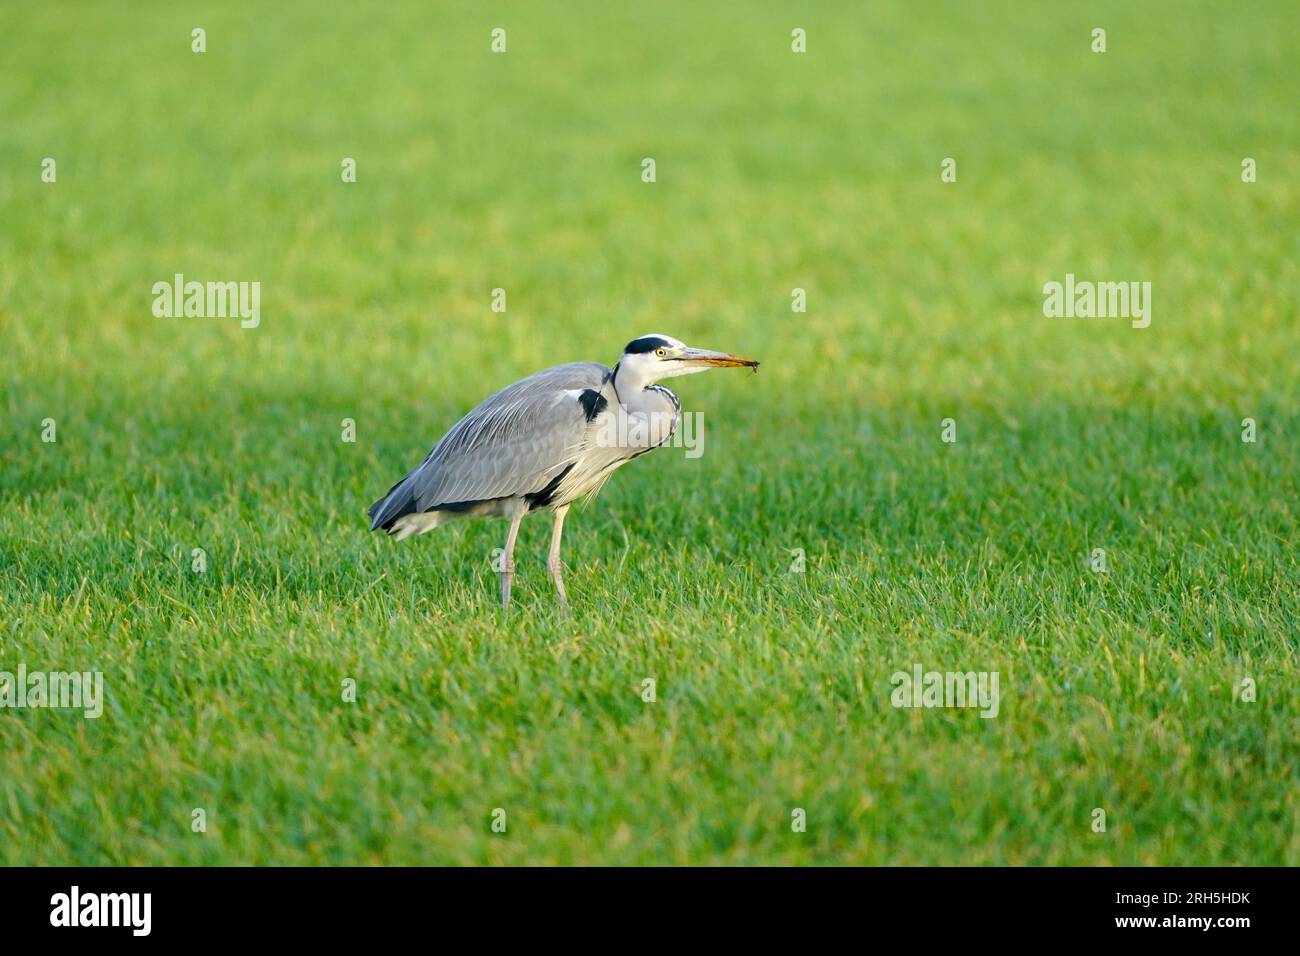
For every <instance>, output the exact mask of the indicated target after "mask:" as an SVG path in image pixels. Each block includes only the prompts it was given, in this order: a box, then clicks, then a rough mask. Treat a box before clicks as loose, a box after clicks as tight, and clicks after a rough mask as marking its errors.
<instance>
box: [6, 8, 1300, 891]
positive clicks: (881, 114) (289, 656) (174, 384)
mask: <svg viewBox="0 0 1300 956" xmlns="http://www.w3.org/2000/svg"><path fill="white" fill-rule="evenodd" d="M1078 7H1079V9H1072V8H1071V7H1067V6H1066V5H1056V4H1014V3H1001V2H998V3H980V4H970V3H964V2H945V3H939V2H934V3H924V4H915V3H902V2H899V3H888V4H869V5H864V4H860V3H852V2H844V3H818V4H816V5H814V6H812V7H810V8H809V9H808V10H807V11H806V12H802V11H799V12H796V11H795V10H793V9H792V8H791V7H789V6H788V5H781V4H775V3H767V4H755V3H743V4H742V3H734V4H718V5H707V6H706V5H701V4H697V3H691V2H672V3H654V4H637V5H627V6H626V8H625V6H624V5H622V4H619V5H612V4H602V3H595V2H592V3H582V4H577V3H574V4H564V5H549V4H548V5H541V4H504V3H462V4H436V5H435V4H428V3H417V2H404V3H392V4H385V5H383V6H382V8H378V7H377V8H366V7H364V6H363V5H361V4H356V5H354V4H342V3H340V4H334V5H330V4H320V3H300V4H272V5H268V4H255V3H238V4H223V5H221V6H220V7H219V8H213V9H207V8H206V5H197V4H195V5H189V4H185V3H168V4H162V3H159V4H116V5H114V4H93V5H92V4H75V3H67V2H55V3H48V4H42V5H39V6H35V5H33V6H27V7H22V6H18V5H6V6H5V7H4V9H3V10H0V52H2V53H3V58H4V62H5V70H4V71H3V77H2V78H0V117H2V119H0V335H2V336H3V339H2V342H3V349H0V402H2V412H0V443H2V447H0V465H2V470H0V670H3V671H16V670H17V668H18V667H19V665H23V666H25V667H26V668H27V670H29V671H34V670H45V671H66V670H77V671H102V672H103V675H104V686H105V693H106V704H105V710H104V714H103V716H102V717H100V718H99V719H85V718H84V717H83V716H82V714H81V713H80V712H78V711H74V710H60V709H31V708H27V709H5V710H0V863H2V864H63V863H76V864H161V863H170V864H218V863H224V864H245V863H247V864H371V863H390V864H399V863H400V864H424V863H432V864H444V863H453V864H462V863H464V864H488V863H509V864H521V863H527V864H542V863H560V864H569V863H588V864H646V863H666V864H684V863H709V864H769V863H770V864H986V863H990V864H1115V865H1121V864H1205V865H1217V864H1265V863H1273V864H1296V863H1300V836H1297V827H1296V824H1297V822H1298V817H1300V810H1298V809H1297V790H1298V785H1300V745H1298V744H1297V738H1298V737H1300V721H1298V717H1300V683H1298V681H1297V678H1298V677H1300V667H1298V665H1297V631H1298V629H1300V624H1298V623H1297V622H1300V596H1298V593H1297V591H1298V587H1297V586H1298V584H1300V567H1298V562H1297V541H1298V540H1300V535H1298V529H1297V516H1298V514H1300V505H1298V504H1297V501H1298V500H1300V499H1298V496H1297V493H1298V491H1300V489H1298V487H1297V471H1298V468H1300V450H1298V448H1297V435H1298V434H1300V413H1298V411H1297V399H1298V398H1300V386H1298V385H1297V357H1298V356H1300V323H1298V321H1297V316H1298V315H1300V265H1298V263H1300V229H1298V228H1297V224H1298V223H1300V186H1298V185H1297V184H1298V183H1300V113H1297V111H1296V109H1295V104H1296V102H1297V80H1296V68H1295V65H1296V63H1297V62H1298V61H1300V30H1298V29H1297V26H1298V25H1300V24H1298V23H1297V15H1296V11H1295V7H1294V4H1292V3H1289V2H1283V0H1278V2H1259V3H1250V4H1244V5H1238V4H1228V3H1222V4H1213V3H1205V4H1183V3H1175V2H1149V3H1142V4H1130V3H1120V2H1113V3H1098V4H1090V5H1088V7H1089V9H1088V10H1086V11H1085V10H1084V9H1083V5H1078ZM195 27H203V28H204V29H205V30H206V44H207V49H206V52H204V53H202V54H199V53H194V52H192V51H191V30H192V29H193V28H195ZM494 27H504V28H505V29H506V30H507V44H508V45H507V52H506V53H504V54H493V53H492V52H491V50H490V48H489V46H490V42H491V36H490V34H491V30H492V29H493V28H494ZM795 27H801V28H803V29H805V30H806V31H807V52H806V53H804V54H797V53H794V52H792V51H791V36H790V34H791V30H792V29H793V28H795ZM1094 27H1104V28H1105V29H1106V30H1107V51H1106V52H1105V53H1104V54H1102V53H1093V52H1092V51H1091V49H1090V45H1091V39H1090V34H1091V31H1092V29H1093V28H1094ZM46 157H50V158H53V159H55V160H56V163H57V179H56V181H55V182H43V181H42V161H43V159H45V158H46ZM345 157H351V158H353V159H355V160H356V164H357V167H356V168H357V181H356V182H355V183H345V182H343V181H342V180H341V175H340V170H341V165H340V164H341V162H342V160H343V159H344V158H345ZM645 157H652V158H654V159H655V161H656V181H655V182H654V183H646V182H643V181H642V178H641V163H642V159H643V158H645ZM946 157H952V158H955V159H956V161H957V180H956V182H943V181H941V176H940V172H941V167H940V164H941V162H942V160H943V159H944V158H946ZM1246 157H1250V158H1253V159H1254V160H1255V161H1256V163H1257V181H1256V182H1253V183H1247V182H1243V181H1242V160H1243V159H1244V158H1246ZM175 273H183V274H184V275H185V276H186V278H189V279H197V280H200V281H206V280H232V281H253V280H256V281H259V282H260V283H261V289H262V300H261V324H260V325H259V326H258V327H257V328H251V329H243V328H241V327H240V324H239V321H238V320H237V319H225V318H156V317H155V316H154V315H153V314H152V312H151V305H152V302H153V296H152V293H151V287H152V285H153V283H155V282H157V281H160V280H161V281H170V280H171V278H172V276H173V275H174V274H175ZM1067 273H1073V274H1075V275H1077V276H1078V277H1079V278H1080V279H1095V280H1109V281H1149V282H1151V284H1152V289H1153V292H1152V300H1151V301H1152V322H1151V325H1150V327H1149V328H1145V329H1140V328H1133V327H1132V326H1131V324H1130V322H1129V321H1128V320H1127V319H1124V318H1107V319H1085V318H1074V319H1068V318H1045V317H1044V315H1043V293H1042V289H1043V286H1044V284H1045V283H1047V282H1051V281H1063V280H1064V278H1065V276H1066V274H1067ZM498 287H499V288H504V289H505V290H506V291H507V297H508V299H507V301H508V307H507V311H506V312H505V313H504V314H502V313H495V312H493V311H492V310H491V308H490V305H491V292H492V290H493V289H494V288H498ZM794 288H802V289H804V290H806V293H807V312H806V313H803V314H796V313H793V312H792V311H791V290H792V289H794ZM648 331H661V332H666V333H669V334H671V335H674V336H677V337H678V338H681V339H683V340H685V341H686V342H688V343H691V344H694V345H700V346H705V347H712V348H720V349H727V350H734V351H737V352H741V353H743V354H747V355H753V356H754V357H756V358H759V359H761V360H762V362H763V367H762V371H761V373H760V374H759V375H757V376H752V375H749V374H745V373H739V372H737V373H730V372H714V373H709V374H707V375H703V376H698V377H694V378H691V379H681V380H678V381H677V382H676V383H673V384H674V387H675V388H676V391H677V393H678V395H679V396H680V397H681V399H682V402H683V405H684V406H685V407H686V408H687V409H688V410H691V411H702V412H703V413H704V418H705V422H706V429H705V444H704V454H703V455H702V456H700V457H699V458H695V459H687V458H686V457H685V456H684V455H683V453H682V452H681V451H680V450H665V451H661V452H658V453H656V454H655V455H651V456H649V457H647V458H645V459H642V460H640V461H637V462H635V463H634V464H632V465H629V466H628V467H627V468H625V469H623V470H622V471H621V472H620V473H619V474H618V475H616V476H615V478H614V479H613V481H612V482H611V483H610V484H609V485H608V486H607V488H606V490H605V492H604V493H603V494H602V496H601V497H600V498H599V499H597V501H596V502H595V503H594V504H592V505H589V506H587V507H586V508H583V509H577V510H575V511H574V512H573V513H572V514H571V515H570V517H569V522H568V525H567V533H566V547H565V557H566V563H567V567H568V574H567V584H568V589H569V595H570V598H571V600H572V601H573V603H574V614H573V617H572V618H571V619H568V620H566V619H565V618H563V617H562V616H561V615H560V613H559V611H558V609H557V607H556V602H555V600H554V596H553V593H552V591H551V587H550V583H549V582H548V581H547V580H546V577H545V575H544V559H545V550H546V543H547V536H548V533H549V521H547V520H546V519H544V518H543V519H538V518H533V519H530V520H529V521H526V522H525V523H524V528H523V533H522V536H521V543H520V546H519V551H518V553H517V558H518V560H519V568H520V571H519V574H518V575H517V576H516V580H515V606H514V608H513V609H512V612H511V614H510V616H509V618H508V619H506V620H503V618H502V615H501V613H500V609H499V607H498V606H497V603H496V583H495V578H494V575H493V573H492V568H491V565H490V557H491V552H492V549H494V548H499V547H500V546H501V543H502V539H503V536H504V530H505V526H504V524H502V523H500V522H490V523H489V522H480V523H462V524H459V525H455V526H452V527H449V528H444V529H441V530H439V531H438V532H436V533H435V534H432V535H429V536H426V537H422V538H418V539H415V540H412V541H407V542H403V543H401V544H397V543H394V542H393V541H391V540H388V539H386V538H384V537H383V536H382V535H372V534H369V533H368V532H367V521H366V518H365V510H366V507H367V506H368V505H369V504H370V502H371V501H372V500H374V499H375V498H376V497H378V496H379V495H380V494H381V493H382V492H383V491H384V490H385V489H387V488H388V486H389V485H390V484H391V483H392V482H393V481H395V480H396V479H397V478H399V477H400V476H401V475H402V474H404V473H405V471H406V470H407V469H409V468H410V467H412V466H413V465H415V464H416V463H418V461H419V460H420V458H421V457H422V456H423V455H424V453H425V452H426V451H427V450H428V448H429V447H430V446H431V445H432V444H433V442H434V441H435V440H436V439H437V438H438V437H439V436H440V435H441V434H442V432H443V431H444V430H445V429H446V428H447V427H449V426H450V425H451V424H452V423H453V422H454V421H455V420H456V419H457V418H458V417H459V416H460V415H461V414H463V413H464V412H465V411H466V410H468V409H469V408H470V407H471V406H472V405H474V404H475V403H476V402H477V401H478V400H479V399H480V398H482V397H484V396H485V395H487V394H488V393H489V392H491V391H493V390H495V389H497V388H499V387H501V386H503V385H505V384H507V383H509V382H511V381H513V380H515V379H517V378H520V377H522V376H523V375H525V374H528V373H530V372H532V371H534V370H536V369H539V368H543V367H545V366H548V365H553V364H558V363H561V362H567V361H574V360H597V361H603V362H605V363H607V364H612V363H613V362H614V361H615V360H616V359H617V357H618V354H619V351H620V350H621V347H622V346H623V344H624V343H625V342H627V341H628V340H629V339H631V338H634V337H635V336H636V335H638V334H641V333H644V332H648ZM345 418H350V419H353V420H354V421H355V423H356V441H355V442H345V441H343V440H342V438H341V429H342V424H341V423H342V421H343V419H345ZM947 418H951V419H953V420H954V422H955V427H956V437H957V440H956V442H945V441H943V440H942V439H941V431H942V425H941V423H942V422H943V420H944V419H947ZM1245 418H1251V419H1254V421H1255V422H1256V426H1257V436H1258V440H1257V441H1255V442H1253V443H1252V442H1244V441H1243V440H1242V431H1243V425H1242V420H1243V419H1245ZM46 419H53V420H54V423H55V429H56V433H55V434H56V437H57V441H53V442H49V441H44V440H43V432H45V431H46V430H47V426H46V425H43V422H44V421H45V420H46ZM196 548H199V549H203V552H204V554H205V555H206V561H207V566H206V570H205V571H202V572H198V571H195V570H194V569H193V568H194V564H193V560H194V559H193V557H192V555H193V552H194V549H196ZM795 549H803V552H804V554H805V555H806V568H805V571H804V573H797V572H793V571H792V570H791V568H792V564H794V562H795V561H796V557H797V556H796V555H795V554H794V551H795ZM1095 549H1103V550H1104V551H1105V561H1106V565H1107V568H1108V570H1107V571H1106V572H1105V573H1097V572H1095V571H1094V570H1093V569H1092V555H1093V553H1094V550H1095ZM917 664H920V665H922V666H923V667H924V668H925V669H927V670H939V671H948V670H952V671H969V670H974V671H997V672H998V673H999V675H1000V681H1001V693H1002V700H1001V707H1000V711H999V713H998V715H997V716H996V717H995V718H992V719H982V718H980V717H979V716H978V715H977V714H976V713H975V712H973V711H971V710H958V709H920V710H916V709H899V708H895V707H893V706H892V705H891V700H890V696H891V690H892V686H891V675H892V674H893V673H894V672H896V671H900V670H901V671H910V670H911V669H912V668H913V666H914V665H917ZM1247 677H1249V678H1251V679H1252V680H1253V681H1254V682H1255V684H1256V687H1257V694H1256V699H1255V700H1254V701H1248V700H1243V699H1241V698H1242V696H1243V695H1242V694H1241V693H1238V688H1239V687H1241V686H1244V685H1243V684H1242V682H1243V680H1244V679H1245V678H1247ZM646 678H653V679H654V680H655V682H656V698H657V699H656V700H655V701H654V702H653V703H647V702H645V701H643V699H642V681H643V680H644V679H646ZM345 680H354V681H355V682H356V688H357V699H356V701H355V702H349V701H345V700H344V699H343V692H342V690H341V688H342V687H343V682H344V681H345ZM196 808H197V809H202V810H203V811H204V814H205V819H206V831H205V832H195V830H194V824H193V820H194V817H193V812H194V810H195V809H196ZM497 808H501V809H503V810H505V812H506V819H507V829H506V832H505V833H496V832H493V830H492V828H491V825H490V824H491V822H492V819H493V811H494V810H495V809H497ZM795 808H801V809H803V810H804V811H805V812H806V817H807V827H806V832H795V831H794V830H793V829H792V825H791V821H792V811H793V810H794V809H795ZM1097 809H1101V810H1104V812H1105V815H1106V816H1105V819H1106V829H1105V832H1096V830H1095V829H1094V820H1095V819H1096V817H1095V814H1094V811H1095V810H1097Z"/></svg>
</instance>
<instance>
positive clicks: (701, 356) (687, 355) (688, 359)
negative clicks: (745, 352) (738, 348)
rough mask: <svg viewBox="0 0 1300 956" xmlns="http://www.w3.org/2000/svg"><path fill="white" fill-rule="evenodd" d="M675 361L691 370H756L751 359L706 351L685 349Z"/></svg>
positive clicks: (756, 364) (755, 363) (755, 364)
mask: <svg viewBox="0 0 1300 956" xmlns="http://www.w3.org/2000/svg"><path fill="white" fill-rule="evenodd" d="M675 360H676V361H678V362H681V363H682V364H684V365H688V366H690V367H691V368H758V363H757V362H755V361H754V360H753V359H750V358H743V357H741V356H739V355H729V354H727V353H726V352H711V351H709V350H708V349H687V350H686V351H684V352H683V353H682V354H681V355H678V356H676V359H675Z"/></svg>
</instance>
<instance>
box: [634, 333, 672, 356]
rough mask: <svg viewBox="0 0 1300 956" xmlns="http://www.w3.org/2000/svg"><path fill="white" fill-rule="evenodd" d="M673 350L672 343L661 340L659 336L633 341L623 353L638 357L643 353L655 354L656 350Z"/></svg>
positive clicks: (642, 337) (648, 336)
mask: <svg viewBox="0 0 1300 956" xmlns="http://www.w3.org/2000/svg"><path fill="white" fill-rule="evenodd" d="M667 348H672V343H671V342H669V341H668V340H667V339H661V338H660V337H659V336H657V335H643V336H641V338H639V339H633V340H632V341H631V342H628V343H627V348H625V349H624V350H623V351H624V352H625V353H626V354H628V355H638V354H640V353H642V352H653V351H654V350H655V349H667Z"/></svg>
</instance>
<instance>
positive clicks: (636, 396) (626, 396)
mask: <svg viewBox="0 0 1300 956" xmlns="http://www.w3.org/2000/svg"><path fill="white" fill-rule="evenodd" d="M610 384H611V385H612V386H613V387H614V394H615V396H617V398H618V403H619V404H620V405H622V406H623V407H624V408H626V409H627V410H628V411H630V412H639V411H661V410H662V409H663V407H664V405H665V399H664V393H666V392H668V389H666V388H663V387H662V386H660V387H658V388H656V387H654V380H653V379H649V378H645V377H643V376H641V375H638V374H637V373H636V371H635V370H634V369H630V368H625V367H623V365H622V364H621V363H620V364H619V365H615V366H614V374H613V375H612V376H610ZM668 394H671V393H670V392H668ZM668 404H675V403H673V402H671V401H669V402H668Z"/></svg>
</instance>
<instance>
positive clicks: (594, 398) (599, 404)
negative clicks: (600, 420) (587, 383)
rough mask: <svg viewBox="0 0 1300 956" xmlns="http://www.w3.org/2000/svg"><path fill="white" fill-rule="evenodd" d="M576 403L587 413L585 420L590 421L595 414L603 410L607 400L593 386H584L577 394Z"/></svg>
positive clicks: (607, 402)
mask: <svg viewBox="0 0 1300 956" xmlns="http://www.w3.org/2000/svg"><path fill="white" fill-rule="evenodd" d="M578 404H579V405H581V406H582V410H583V411H584V412H586V414H587V421H591V420H592V419H593V418H595V417H596V416H597V415H599V414H600V413H601V412H603V411H604V410H605V406H606V405H608V404H609V400H608V399H606V398H605V396H604V395H602V394H600V392H598V391H596V390H595V389H594V388H584V389H583V390H582V394H581V395H579V396H578Z"/></svg>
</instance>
